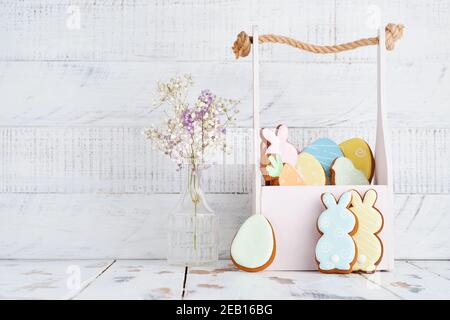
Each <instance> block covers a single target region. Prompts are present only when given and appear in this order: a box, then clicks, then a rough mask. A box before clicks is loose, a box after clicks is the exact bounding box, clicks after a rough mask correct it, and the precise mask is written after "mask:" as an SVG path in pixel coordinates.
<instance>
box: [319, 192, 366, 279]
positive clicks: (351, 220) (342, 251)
mask: <svg viewBox="0 0 450 320" xmlns="http://www.w3.org/2000/svg"><path fill="white" fill-rule="evenodd" d="M351 200H352V192H351V191H347V192H345V193H344V194H342V196H341V197H340V199H339V201H338V202H336V199H335V198H334V196H333V195H332V194H331V193H328V192H327V193H324V194H322V202H323V204H324V205H325V207H326V210H325V211H323V212H322V213H321V214H320V216H319V219H318V220H317V228H318V229H319V232H320V233H321V235H322V236H321V237H320V239H319V241H318V242H317V245H316V261H317V263H318V268H319V271H320V272H323V273H351V272H352V269H353V265H354V264H355V262H356V257H357V247H356V244H355V242H354V241H353V238H352V235H353V234H355V233H356V231H357V229H358V221H357V219H356V217H355V215H354V214H353V213H352V212H351V211H350V210H349V209H348V207H349V206H350V203H351Z"/></svg>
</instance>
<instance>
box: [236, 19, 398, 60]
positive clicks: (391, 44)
mask: <svg viewBox="0 0 450 320" xmlns="http://www.w3.org/2000/svg"><path fill="white" fill-rule="evenodd" d="M403 29H404V26H403V25H401V24H393V23H389V24H388V25H387V26H386V28H385V32H386V36H385V37H386V41H385V45H386V49H387V50H394V48H395V42H396V41H397V40H399V39H400V38H401V37H402V36H403ZM259 42H260V43H268V42H272V43H282V44H287V45H289V46H291V47H294V48H297V49H300V50H305V51H309V52H313V53H320V54H326V53H337V52H342V51H347V50H352V49H356V48H359V47H363V46H371V45H377V44H378V42H379V39H378V37H373V38H365V39H359V40H355V41H352V42H348V43H342V44H336V45H334V46H319V45H315V44H310V43H305V42H302V41H299V40H295V39H292V38H289V37H285V36H278V35H274V34H264V35H260V36H259ZM252 43H253V37H250V36H249V35H248V34H247V33H245V32H244V31H241V32H240V33H239V34H238V36H237V38H236V41H235V42H234V44H233V48H232V49H233V52H234V54H235V56H236V59H238V58H239V57H246V56H248V55H249V54H250V50H251V47H252Z"/></svg>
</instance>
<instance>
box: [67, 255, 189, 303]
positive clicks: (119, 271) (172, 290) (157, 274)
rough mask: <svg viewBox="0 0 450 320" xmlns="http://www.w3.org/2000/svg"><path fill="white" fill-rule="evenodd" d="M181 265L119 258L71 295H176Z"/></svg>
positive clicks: (181, 279) (180, 289)
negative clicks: (81, 289)
mask: <svg viewBox="0 0 450 320" xmlns="http://www.w3.org/2000/svg"><path fill="white" fill-rule="evenodd" d="M184 271H185V268H184V267H183V266H170V265H167V262H166V261H158V260H119V261H115V262H114V264H113V265H112V266H111V267H110V268H109V269H108V271H107V272H105V273H104V274H103V275H102V276H101V277H99V278H98V279H97V281H96V282H95V285H92V286H89V287H88V288H86V289H85V290H83V291H82V292H80V294H78V295H77V296H76V297H75V299H81V300H90V299H94V300H95V299H98V298H99V297H101V298H102V299H106V300H167V299H180V298H181V295H182V292H183V282H184Z"/></svg>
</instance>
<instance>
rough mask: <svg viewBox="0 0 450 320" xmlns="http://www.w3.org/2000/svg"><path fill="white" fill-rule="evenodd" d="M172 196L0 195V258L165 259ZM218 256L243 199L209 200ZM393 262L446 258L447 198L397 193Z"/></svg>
mask: <svg viewBox="0 0 450 320" xmlns="http://www.w3.org/2000/svg"><path fill="white" fill-rule="evenodd" d="M178 198H179V196H178V194H153V195H139V194H122V195H113V194H96V195H95V194H0V247H1V248H2V250H1V251H0V259H11V258H15V259H24V258H34V259H45V258H56V259H80V258H84V259H96V258H103V259H116V258H120V259H138V258H139V259H164V258H165V252H166V245H167V241H166V234H167V233H166V217H167V214H168V213H169V212H171V210H172V209H173V206H175V205H176V202H177V200H178ZM208 199H209V203H210V205H211V207H212V208H214V209H215V210H216V212H217V215H218V217H219V223H220V224H219V225H220V226H221V228H220V232H219V251H220V257H221V258H222V259H228V258H229V247H230V243H231V240H232V238H233V236H234V234H235V233H236V231H237V230H238V228H239V226H240V225H241V224H242V223H243V222H244V221H245V219H246V218H247V217H248V215H250V213H251V212H252V211H251V203H252V200H251V197H250V195H248V194H242V195H236V194H210V195H209V197H208ZM394 204H395V209H394V212H395V216H396V218H395V257H396V258H397V259H408V258H410V259H450V244H449V241H448V230H449V228H450V216H449V215H448V208H449V207H450V196H449V195H426V196H423V195H397V196H396V197H395V198H394Z"/></svg>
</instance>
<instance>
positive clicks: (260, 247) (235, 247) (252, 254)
mask: <svg viewBox="0 0 450 320" xmlns="http://www.w3.org/2000/svg"><path fill="white" fill-rule="evenodd" d="M230 251H231V261H232V262H233V263H234V265H235V266H236V267H238V268H239V269H241V270H244V271H248V272H257V271H261V270H264V269H265V268H267V267H268V266H269V265H270V264H271V263H272V261H273V259H274V258H275V254H276V242H275V233H274V232H273V228H272V225H271V224H270V222H269V221H268V220H267V219H266V218H265V217H264V216H263V215H262V214H255V215H253V216H251V217H249V218H248V219H247V220H246V221H245V222H244V224H243V225H242V226H241V228H240V229H239V231H238V232H237V233H236V235H235V236H234V239H233V242H232V243H231V250H230Z"/></svg>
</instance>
